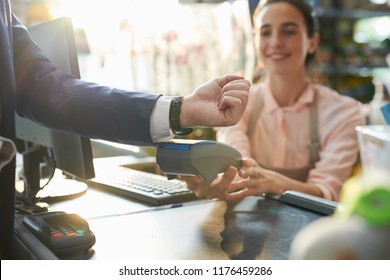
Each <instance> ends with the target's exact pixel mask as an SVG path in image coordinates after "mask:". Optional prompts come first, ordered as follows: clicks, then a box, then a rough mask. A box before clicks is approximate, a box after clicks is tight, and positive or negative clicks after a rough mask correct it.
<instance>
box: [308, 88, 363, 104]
mask: <svg viewBox="0 0 390 280" xmlns="http://www.w3.org/2000/svg"><path fill="white" fill-rule="evenodd" d="M313 86H314V88H315V90H316V92H317V94H318V95H319V100H320V102H323V103H332V104H335V103H336V102H337V103H339V104H340V105H347V106H348V105H349V106H354V107H355V106H356V107H359V106H360V105H361V103H360V102H359V101H358V100H357V99H355V98H353V97H350V96H347V95H343V94H340V93H339V92H338V91H336V90H334V89H332V88H330V87H328V86H326V85H322V84H314V85H313Z"/></svg>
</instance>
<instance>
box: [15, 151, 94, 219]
mask: <svg viewBox="0 0 390 280" xmlns="http://www.w3.org/2000/svg"><path fill="white" fill-rule="evenodd" d="M47 158H48V153H47V148H44V147H40V146H33V147H31V148H30V149H28V150H26V151H25V152H23V173H24V182H25V184H24V193H25V197H26V201H25V202H24V203H23V204H24V206H22V208H23V209H24V210H26V211H33V212H43V211H45V210H47V207H48V205H46V204H45V202H53V201H61V200H67V199H72V198H75V197H79V196H81V195H83V194H84V193H85V192H86V191H87V189H88V186H87V184H86V183H83V182H79V181H76V180H73V179H67V178H66V177H65V176H64V175H63V174H62V171H61V170H59V169H55V170H54V172H55V173H54V175H53V176H51V177H52V178H51V179H46V178H44V179H42V178H41V177H42V173H43V172H42V165H41V163H44V162H45V159H46V160H47ZM50 172H53V168H51V171H50ZM47 180H49V181H48V183H47V185H46V186H44V185H45V181H47ZM41 186H44V187H43V188H41Z"/></svg>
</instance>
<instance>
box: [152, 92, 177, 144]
mask: <svg viewBox="0 0 390 280" xmlns="http://www.w3.org/2000/svg"><path fill="white" fill-rule="evenodd" d="M172 98H173V96H161V97H160V98H158V99H157V102H156V105H155V106H154V108H153V111H152V115H151V116H150V135H151V137H152V140H153V142H154V143H158V142H163V141H169V140H171V139H172V138H173V137H174V134H173V133H172V131H171V130H170V127H169V107H170V105H171V100H172Z"/></svg>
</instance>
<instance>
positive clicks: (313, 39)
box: [307, 33, 320, 54]
mask: <svg viewBox="0 0 390 280" xmlns="http://www.w3.org/2000/svg"><path fill="white" fill-rule="evenodd" d="M319 43H320V34H318V33H314V34H313V37H311V39H310V44H309V48H308V50H307V52H308V53H310V54H312V53H314V52H315V51H316V50H317V47H318V44H319Z"/></svg>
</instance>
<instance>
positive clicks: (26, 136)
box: [16, 17, 95, 195]
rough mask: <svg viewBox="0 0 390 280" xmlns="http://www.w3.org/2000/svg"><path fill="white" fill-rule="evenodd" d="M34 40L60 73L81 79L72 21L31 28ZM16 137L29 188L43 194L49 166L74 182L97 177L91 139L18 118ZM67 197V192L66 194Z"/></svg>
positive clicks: (44, 24)
mask: <svg viewBox="0 0 390 280" xmlns="http://www.w3.org/2000/svg"><path fill="white" fill-rule="evenodd" d="M29 32H30V35H31V37H32V39H33V40H34V41H35V42H36V43H37V44H38V45H39V46H40V48H41V49H42V50H43V52H44V53H45V55H46V56H47V57H48V58H49V59H50V60H51V62H52V63H53V64H54V65H55V66H56V67H57V68H59V69H60V70H62V71H65V72H68V73H71V74H73V75H74V76H76V77H78V78H80V71H79V65H78V57H77V50H76V43H75V38H74V30H73V25H72V22H71V19H70V18H65V17H64V18H58V19H55V20H52V21H49V22H45V23H41V24H39V25H36V26H33V27H31V28H29ZM16 136H17V138H18V139H20V140H22V141H23V144H24V145H18V146H19V147H23V151H21V152H22V154H23V173H24V180H25V188H26V187H27V188H29V191H30V194H32V195H36V193H37V192H38V191H39V190H40V188H41V186H40V179H41V166H40V165H41V164H42V162H43V161H44V162H46V163H48V164H50V165H52V166H54V167H55V168H58V169H59V170H62V171H63V172H64V173H65V174H67V175H69V176H72V177H74V178H76V179H77V178H80V179H85V180H86V179H91V178H93V177H94V176H95V174H94V167H93V154H92V149H91V143H90V140H89V139H88V138H85V137H82V136H79V135H76V134H70V133H65V132H61V131H58V130H55V129H49V128H46V127H44V126H42V125H40V124H37V123H35V122H33V121H31V120H28V119H25V118H22V117H20V116H18V115H16ZM63 191H64V192H65V193H66V190H63Z"/></svg>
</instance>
